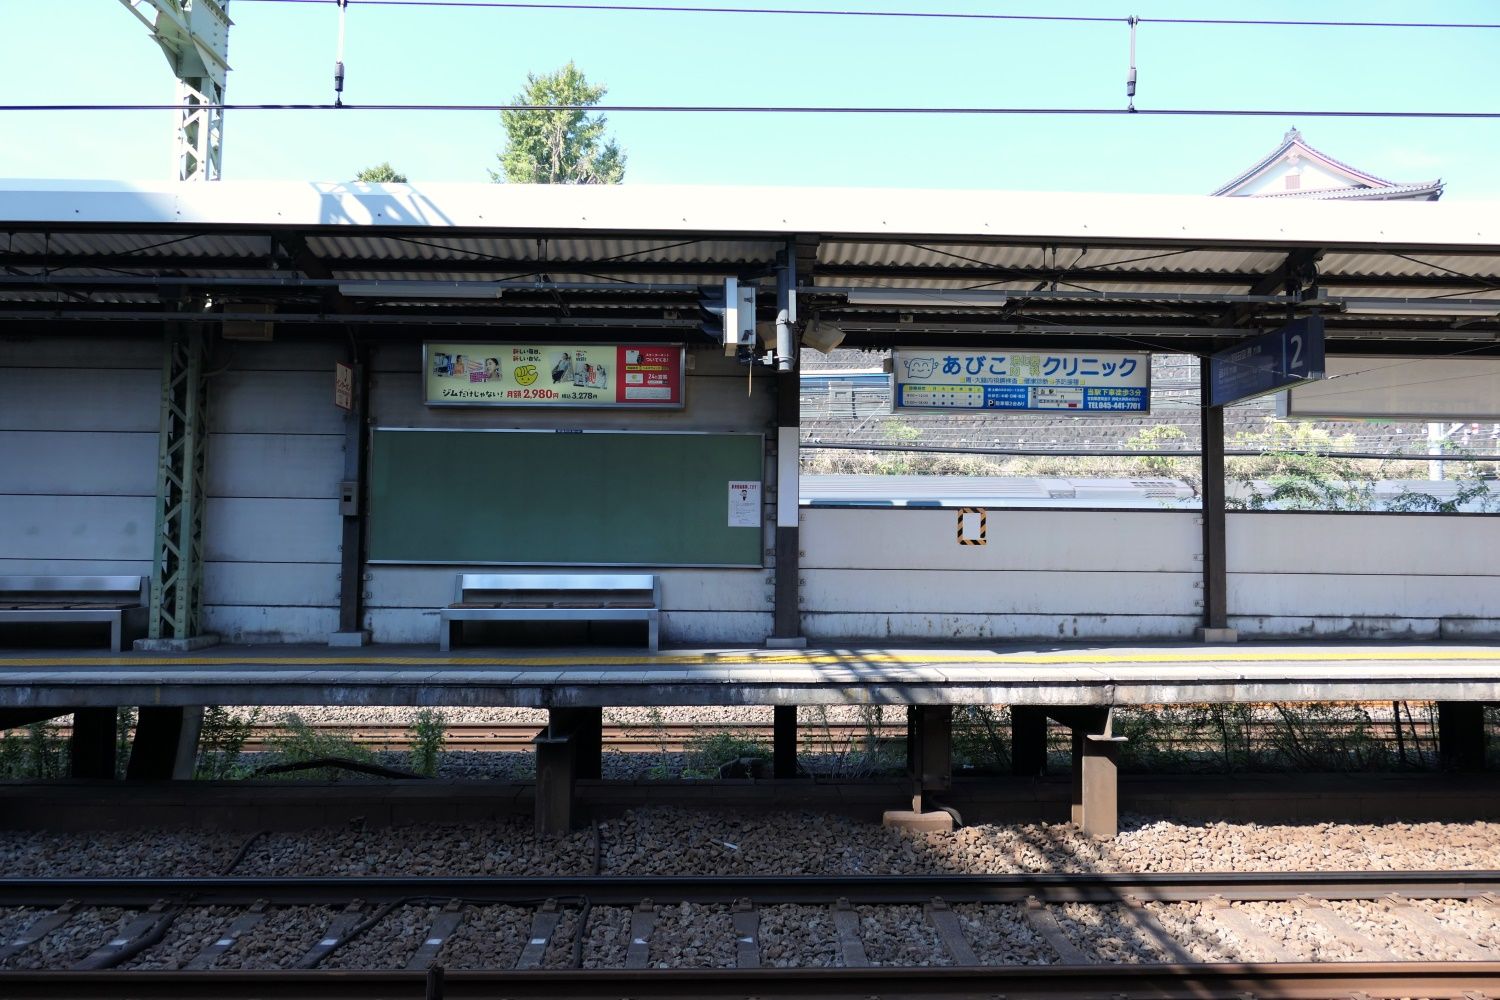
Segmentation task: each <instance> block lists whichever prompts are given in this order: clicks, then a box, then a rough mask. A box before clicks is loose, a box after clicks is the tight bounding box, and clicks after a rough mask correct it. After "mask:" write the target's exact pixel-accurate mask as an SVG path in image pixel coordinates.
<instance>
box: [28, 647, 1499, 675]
mask: <svg viewBox="0 0 1500 1000" xmlns="http://www.w3.org/2000/svg"><path fill="white" fill-rule="evenodd" d="M1465 661H1467V662H1500V648H1470V649H1432V648H1424V649H1411V650H1407V649H1384V650H1383V649H1330V650H1318V649H1277V650H1263V651H1250V650H1220V649H1214V650H1204V651H1202V652H1189V651H1152V650H1119V651H1115V652H1099V651H1084V650H1080V651H1078V652H1058V653H1003V652H998V653H997V652H989V651H986V650H973V651H969V652H893V651H889V650H872V651H870V652H860V651H853V650H851V651H849V652H844V653H841V652H827V651H817V652H807V653H799V652H759V651H745V652H734V653H682V654H678V653H666V654H658V655H646V656H618V655H614V656H576V655H568V656H482V657H481V656H358V655H352V656H253V655H252V656H180V657H134V656H132V657H121V656H48V657H0V671H3V670H5V669H6V668H11V669H14V668H21V667H26V668H46V667H223V666H233V667H239V668H249V669H254V668H256V667H332V668H345V669H359V668H364V667H428V668H441V667H492V668H493V667H515V668H532V667H547V668H553V669H567V668H571V667H579V668H592V667H635V668H638V669H652V668H656V667H724V666H780V667H823V666H829V667H843V666H886V667H923V666H945V665H947V666H952V665H957V664H973V665H985V666H988V665H993V666H1011V665H1015V666H1080V665H1083V666H1088V665H1094V666H1109V665H1119V664H1132V663H1144V664H1171V663H1184V664H1194V663H1249V664H1254V663H1267V664H1274V663H1433V662H1465Z"/></svg>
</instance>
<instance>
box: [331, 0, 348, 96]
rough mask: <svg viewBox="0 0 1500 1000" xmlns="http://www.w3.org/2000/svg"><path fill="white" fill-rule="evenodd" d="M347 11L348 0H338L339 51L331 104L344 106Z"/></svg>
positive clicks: (335, 65) (334, 70)
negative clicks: (345, 22) (345, 25)
mask: <svg viewBox="0 0 1500 1000" xmlns="http://www.w3.org/2000/svg"><path fill="white" fill-rule="evenodd" d="M348 11H349V0H339V51H338V55H337V57H336V58H335V59H334V62H333V106H334V107H336V108H342V107H343V106H344V15H345V14H347V13H348Z"/></svg>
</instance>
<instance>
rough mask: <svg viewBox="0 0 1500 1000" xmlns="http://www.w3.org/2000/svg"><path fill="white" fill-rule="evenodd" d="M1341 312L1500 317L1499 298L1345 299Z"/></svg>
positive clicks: (1365, 314)
mask: <svg viewBox="0 0 1500 1000" xmlns="http://www.w3.org/2000/svg"><path fill="white" fill-rule="evenodd" d="M1315 301H1316V300H1315ZM1344 312H1345V313H1347V314H1349V315H1351V316H1500V299H1344Z"/></svg>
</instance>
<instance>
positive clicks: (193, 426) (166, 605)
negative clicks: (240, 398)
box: [151, 323, 208, 639]
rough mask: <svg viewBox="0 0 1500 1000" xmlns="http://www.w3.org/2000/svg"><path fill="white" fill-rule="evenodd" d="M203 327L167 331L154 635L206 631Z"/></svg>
mask: <svg viewBox="0 0 1500 1000" xmlns="http://www.w3.org/2000/svg"><path fill="white" fill-rule="evenodd" d="M204 340H205V338H204V334H203V329H202V327H201V326H200V325H198V324H196V323H195V324H185V325H176V324H174V325H173V326H171V327H169V328H168V331H167V336H166V341H165V346H164V350H163V356H162V369H161V424H160V428H161V429H160V432H159V434H158V438H157V480H156V552H155V555H154V557H153V560H152V566H151V638H152V639H189V638H193V637H195V636H197V635H198V634H199V627H198V626H199V595H200V594H201V593H202V588H203V497H204V484H205V480H204V473H203V470H204V464H205V460H206V457H207V455H208V447H207V445H208V425H207V417H208V409H207V401H208V392H207V384H206V382H205V380H204V377H203V355H204Z"/></svg>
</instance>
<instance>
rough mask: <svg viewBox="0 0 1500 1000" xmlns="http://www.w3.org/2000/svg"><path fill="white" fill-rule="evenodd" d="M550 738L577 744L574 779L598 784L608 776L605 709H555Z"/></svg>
mask: <svg viewBox="0 0 1500 1000" xmlns="http://www.w3.org/2000/svg"><path fill="white" fill-rule="evenodd" d="M547 735H548V736H550V737H553V738H554V739H560V738H567V739H569V740H571V741H572V744H573V776H574V777H575V778H583V779H585V780H592V781H597V780H598V779H599V778H601V777H603V775H604V709H602V708H551V709H548V710H547Z"/></svg>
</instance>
